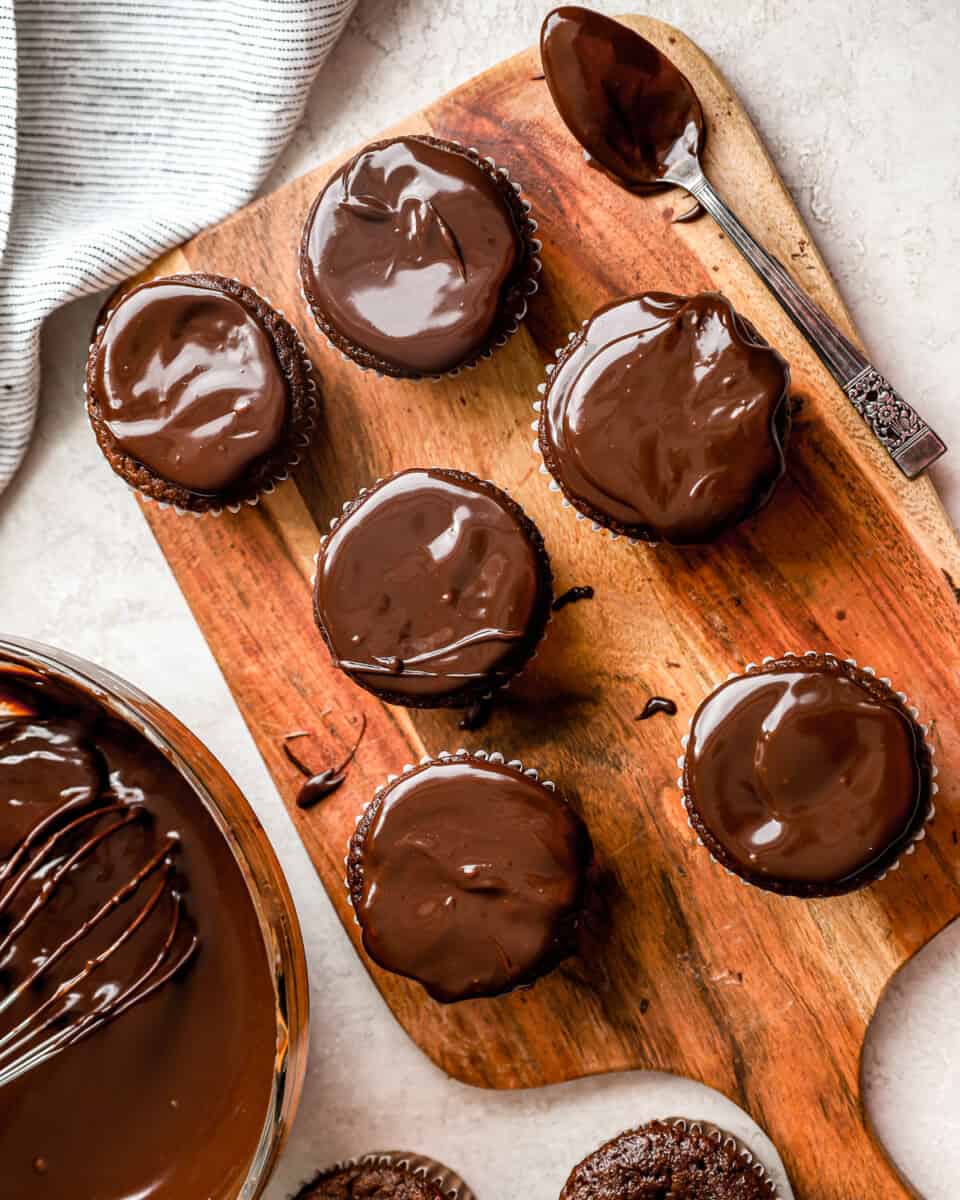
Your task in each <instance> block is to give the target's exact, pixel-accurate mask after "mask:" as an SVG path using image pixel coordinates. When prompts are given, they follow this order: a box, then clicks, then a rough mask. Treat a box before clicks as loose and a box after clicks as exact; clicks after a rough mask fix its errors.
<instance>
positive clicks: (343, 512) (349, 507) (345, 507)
mask: <svg viewBox="0 0 960 1200" xmlns="http://www.w3.org/2000/svg"><path fill="white" fill-rule="evenodd" d="M424 469H430V468H424ZM444 469H445V470H447V469H448V470H451V471H454V472H455V473H457V474H462V475H466V474H469V472H467V471H459V470H457V469H456V468H452V467H451V468H444ZM398 474H399V472H398ZM392 478H393V476H392V475H387V476H381V477H380V478H379V479H376V480H374V482H373V483H372V484H370V486H369V487H362V488H360V490H359V491H358V492H357V494H356V495H355V496H354V497H353V498H352V499H350V500H345V501H344V502H343V504H342V505H341V507H340V512H339V513H338V514H337V516H335V517H331V518H330V529H329V532H328V533H325V534H323V536H322V537H321V538H320V548H319V550H318V551H317V553H316V554H315V555H314V556H313V575H312V577H311V579H310V590H311V593H313V594H315V593H316V587H317V568H318V566H319V562H320V555H321V554H322V553H323V551H324V548H325V547H326V545H327V542H328V541H329V540H330V537H331V536H332V534H333V533H334V531H335V530H336V529H337V527H338V526H339V525H340V522H341V521H343V520H345V519H346V518H347V517H349V516H350V514H351V513H352V512H353V511H354V510H355V509H356V508H358V507H359V506H360V505H361V504H362V503H363V501H364V500H366V498H367V497H368V496H369V495H370V494H371V492H374V491H376V489H377V488H378V487H380V485H381V484H383V483H387V482H388V481H389V480H390V479H392ZM473 478H474V479H477V480H479V482H480V483H485V484H487V485H488V486H489V487H493V488H496V489H497V491H499V492H502V493H503V494H504V495H505V496H506V497H507V499H508V500H509V501H510V502H511V504H513V505H515V506H516V508H517V510H518V512H519V515H520V516H521V518H522V519H523V521H525V522H527V523H528V524H529V526H530V527H531V528H532V529H533V530H534V531H535V533H536V536H537V538H538V539H539V549H540V551H541V556H540V557H541V558H542V565H543V566H544V567H545V569H546V572H547V575H548V577H549V578H548V581H547V582H548V587H549V590H550V601H551V602H550V604H549V606H548V608H547V617H546V620H545V621H544V623H543V631H542V633H541V634H540V637H539V638H538V639H537V642H536V644H535V645H534V647H533V648H532V650H531V651H530V653H529V655H528V656H527V658H526V659H525V660H524V661H523V662H522V663H521V664H520V666H519V667H518V668H517V670H516V671H514V672H513V673H512V674H511V675H510V676H509V678H508V679H505V680H504V681H503V682H502V683H497V684H492V685H491V686H490V687H489V688H488V689H487V690H486V691H484V692H479V691H478V692H476V693H474V694H472V695H469V696H461V697H452V698H447V699H444V700H443V701H442V702H440V703H433V704H423V703H420V704H405V703H404V702H403V701H402V700H384V698H383V695H382V694H381V693H379V692H374V691H373V690H372V689H369V688H364V690H366V691H370V692H371V694H372V695H375V696H377V698H378V699H380V700H383V702H384V703H385V704H394V705H397V706H399V707H401V708H435V709H440V708H450V709H460V710H463V709H468V708H473V707H474V705H477V704H486V703H487V702H489V701H492V700H493V699H494V698H495V697H496V696H497V694H498V693H499V692H503V691H507V690H508V689H509V688H510V686H511V684H513V683H514V682H516V680H517V679H519V678H520V677H521V675H523V673H524V672H525V671H526V670H527V669H528V668H529V666H530V664H531V663H532V662H533V661H534V659H536V657H537V655H538V654H539V653H540V647H541V646H542V645H543V642H544V639H545V638H546V636H547V631H548V630H549V628H550V625H551V623H552V621H553V616H554V609H553V601H554V600H555V599H556V595H555V590H554V576H553V566H552V563H551V561H550V554H549V551H548V550H547V547H546V543H545V542H544V540H543V534H541V532H540V530H539V528H538V527H537V524H536V522H535V521H534V520H533V518H532V517H530V516H528V514H527V512H526V511H525V509H524V508H523V506H522V505H521V504H520V502H519V501H518V500H514V498H513V496H511V495H510V491H509V489H508V488H505V487H504V486H503V485H502V484H499V483H496V482H494V481H493V480H492V479H480V476H479V475H475V476H473ZM318 625H319V622H318ZM320 633H321V636H322V637H323V640H324V642H325V644H326V646H327V649H328V650H329V651H330V653H331V654H332V655H334V657H336V656H335V654H334V650H333V647H332V645H331V644H330V641H329V639H328V638H327V635H326V633H325V632H324V630H323V629H322V628H321V629H320ZM354 682H356V681H354ZM357 687H364V685H363V684H361V683H357Z"/></svg>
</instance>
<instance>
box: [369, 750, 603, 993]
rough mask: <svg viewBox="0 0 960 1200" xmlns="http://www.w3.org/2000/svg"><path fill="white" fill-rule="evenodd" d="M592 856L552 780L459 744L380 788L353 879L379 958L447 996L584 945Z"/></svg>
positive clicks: (497, 984) (527, 979) (528, 980)
mask: <svg viewBox="0 0 960 1200" xmlns="http://www.w3.org/2000/svg"><path fill="white" fill-rule="evenodd" d="M592 856H593V852H592V847H591V843H590V836H589V834H588V833H587V829H586V826H585V825H584V824H583V821H582V820H581V819H580V818H579V817H578V816H577V814H576V813H575V812H574V811H573V809H572V808H571V807H570V806H569V805H568V804H567V803H566V802H565V801H564V800H563V799H562V798H561V797H560V796H558V795H557V794H556V792H555V789H554V785H553V784H552V783H549V782H544V783H541V782H540V780H539V778H538V776H537V772H536V771H533V770H524V769H523V766H522V764H521V763H519V762H509V763H505V762H504V760H503V755H501V754H491V755H487V754H486V753H484V752H483V751H479V752H477V753H475V754H472V755H471V754H468V753H467V752H466V751H465V750H460V751H458V752H457V753H456V754H455V755H448V754H441V755H440V756H439V757H438V758H435V759H431V758H425V759H423V760H422V761H421V763H420V765H419V766H417V767H412V766H408V767H406V768H405V769H404V773H403V774H402V775H400V776H392V777H391V778H390V779H389V780H388V781H387V783H386V784H385V785H384V786H383V787H382V788H381V789H380V790H379V791H378V792H377V794H376V796H375V797H374V799H373V800H372V801H371V803H370V804H369V805H368V806H367V808H366V811H365V812H364V813H363V815H362V816H361V818H360V820H359V822H358V824H357V829H356V832H355V833H354V835H353V838H352V839H351V842H350V847H349V853H348V856H347V888H348V891H349V893H350V899H351V901H352V903H353V908H354V912H355V913H356V917H357V922H358V924H359V926H360V929H361V931H362V934H363V945H364V948H365V949H366V951H367V953H368V954H369V955H370V957H371V958H372V959H373V961H374V962H376V963H377V964H378V965H379V966H381V967H383V968H384V969H385V970H387V971H393V972H394V973H395V974H397V975H404V976H406V977H407V978H410V979H416V980H417V981H418V982H419V983H421V984H422V985H423V987H424V988H425V989H426V990H427V992H428V993H429V994H430V995H431V996H432V997H433V999H435V1000H439V1001H440V1002H441V1003H444V1004H450V1003H453V1002H454V1001H458V1000H468V999H472V998H475V997H479V996H500V995H503V994H504V993H506V992H510V991H513V990H514V989H515V988H518V987H523V986H526V985H529V984H532V983H534V982H535V981H536V980H537V979H539V978H540V977H541V976H543V975H545V974H547V973H548V972H549V971H551V970H553V968H554V967H555V966H557V965H558V964H559V963H560V962H562V961H563V959H565V958H567V957H569V956H570V955H571V954H573V953H574V951H575V949H576V935H577V929H578V926H579V923H580V920H581V917H582V915H583V910H584V906H585V903H586V899H587V883H588V872H589V868H590V864H591V861H592Z"/></svg>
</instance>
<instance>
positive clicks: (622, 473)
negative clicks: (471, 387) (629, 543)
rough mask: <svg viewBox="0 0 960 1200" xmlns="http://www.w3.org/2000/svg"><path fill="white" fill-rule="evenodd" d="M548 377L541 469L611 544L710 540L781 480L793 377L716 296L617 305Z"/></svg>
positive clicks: (653, 295) (597, 317)
mask: <svg viewBox="0 0 960 1200" xmlns="http://www.w3.org/2000/svg"><path fill="white" fill-rule="evenodd" d="M548 371H549V379H548V382H547V384H546V386H545V389H544V393H545V394H544V399H543V402H542V404H539V405H538V406H537V407H538V408H539V411H540V420H539V438H538V449H539V451H540V453H541V454H542V456H543V461H544V464H545V466H546V469H547V471H548V472H549V473H550V475H552V476H553V478H554V480H555V483H556V486H557V487H558V488H559V490H560V491H562V493H563V495H564V497H565V498H566V500H567V501H568V502H569V503H570V504H571V505H572V506H573V507H574V508H575V509H576V510H577V512H578V513H579V514H580V515H581V516H583V517H587V518H589V519H590V520H591V521H593V522H595V523H596V524H597V525H598V526H602V527H604V528H606V529H609V530H611V531H613V532H614V533H616V534H622V535H624V536H626V537H630V538H634V539H636V540H643V541H648V542H660V541H664V542H669V543H671V544H673V545H677V546H687V545H698V544H703V543H707V542H711V541H713V540H714V539H715V538H716V537H717V536H718V535H719V534H721V533H722V532H723V531H724V530H726V529H729V528H730V527H731V526H732V525H735V524H737V522H739V521H742V520H744V519H745V518H746V517H749V516H750V515H752V514H753V513H755V512H756V511H757V510H758V509H759V508H761V507H762V506H763V505H764V504H766V502H767V501H768V500H769V499H770V496H771V495H772V493H773V490H774V488H775V487H776V484H777V482H778V481H779V480H780V478H781V476H782V475H783V473H784V470H785V459H784V446H785V444H786V440H787V436H788V434H789V430H790V401H789V394H788V393H789V385H790V372H789V368H788V367H787V364H786V363H785V362H784V360H783V359H782V358H781V357H780V355H779V354H778V353H777V352H776V351H775V350H772V349H771V348H770V347H769V346H768V345H767V343H766V342H765V341H764V340H763V338H761V337H760V335H759V334H758V333H757V331H756V330H755V329H754V328H753V326H752V325H751V324H750V323H749V322H748V321H747V320H745V319H744V318H743V317H741V316H740V315H739V314H738V313H737V312H736V311H735V310H734V308H733V306H732V305H731V304H730V302H729V301H728V300H727V299H725V298H724V297H723V296H721V295H719V294H717V293H712V292H707V293H703V294H702V295H699V296H672V295H669V294H668V293H666V292H649V293H647V294H645V295H641V296H634V297H631V298H630V299H627V300H618V301H616V302H615V303H613V304H609V305H607V306H606V307H605V308H601V309H600V310H599V311H598V312H597V313H595V314H594V315H593V316H592V317H591V318H590V320H588V321H586V322H585V323H584V324H583V326H582V327H581V328H580V329H579V330H578V331H577V332H576V334H574V335H572V336H571V339H570V340H569V342H568V343H567V345H566V346H564V347H563V349H562V350H561V351H560V353H559V356H558V358H557V361H556V364H555V365H554V366H553V367H551V368H548Z"/></svg>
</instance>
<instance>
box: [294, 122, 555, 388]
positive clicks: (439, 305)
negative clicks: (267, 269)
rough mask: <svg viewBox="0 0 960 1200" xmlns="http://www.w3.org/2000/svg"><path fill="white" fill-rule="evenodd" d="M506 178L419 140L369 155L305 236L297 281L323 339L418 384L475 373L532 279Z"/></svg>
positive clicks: (377, 147)
mask: <svg viewBox="0 0 960 1200" xmlns="http://www.w3.org/2000/svg"><path fill="white" fill-rule="evenodd" d="M518 191H519V188H518V187H516V185H514V184H513V183H511V182H510V179H509V177H508V175H507V172H506V171H505V170H504V169H503V168H497V167H496V166H494V165H493V163H492V162H491V161H490V160H489V159H484V158H481V157H480V156H479V155H478V154H477V152H476V151H475V150H465V149H464V148H463V147H462V146H459V145H457V144H456V143H454V142H446V141H441V140H440V139H438V138H433V137H426V136H406V137H400V138H392V139H390V140H388V141H383V142H375V143H373V144H372V145H370V146H366V147H365V148H364V149H363V150H361V151H360V152H359V154H357V155H355V156H354V157H353V158H352V159H351V160H350V161H349V162H348V163H346V164H345V165H344V166H342V167H341V168H340V170H339V171H337V172H336V174H335V175H334V176H333V177H332V178H331V179H330V181H329V182H328V183H327V185H326V187H325V188H324V189H323V191H322V192H321V193H320V195H319V196H318V197H317V199H316V201H315V203H314V205H313V207H312V209H311V210H310V215H309V216H308V218H307V222H306V225H305V226H304V230H303V237H302V242H301V250H300V279H301V283H302V285H303V292H304V296H305V298H306V300H307V303H308V304H309V306H310V309H311V311H312V313H313V315H314V317H315V319H316V321H317V324H318V325H319V326H320V329H321V330H322V332H323V333H324V334H325V335H326V337H327V338H328V339H329V341H330V342H332V343H333V345H334V346H336V347H337V349H339V350H340V351H342V352H343V353H344V354H346V355H347V356H348V357H350V358H352V359H353V360H354V361H355V362H356V363H358V364H359V365H360V366H361V367H366V368H371V369H373V370H376V371H379V372H380V373H381V374H383V375H392V376H395V377H397V378H405V379H418V378H420V377H421V376H424V375H428V376H438V375H442V374H445V373H446V372H448V371H453V370H456V369H458V368H460V367H465V366H472V365H474V364H475V363H476V362H477V360H478V359H479V358H480V357H481V356H483V355H485V354H488V353H489V352H490V351H492V350H493V348H494V347H495V346H497V345H499V344H502V343H503V341H504V340H505V339H506V338H507V337H508V336H509V335H510V334H511V333H513V332H514V331H515V330H516V327H517V323H518V322H519V321H520V320H521V319H522V317H523V315H524V313H525V312H526V308H527V297H528V296H529V295H530V294H531V293H532V292H533V291H535V290H536V284H535V275H536V273H537V272H538V271H539V269H540V264H539V260H538V259H537V257H536V254H537V251H538V250H539V248H540V247H539V243H538V242H536V241H535V240H534V238H533V233H534V231H535V229H536V225H535V224H534V223H533V222H532V221H531V220H530V218H529V217H528V215H527V213H528V210H529V205H527V204H526V203H525V202H524V201H522V200H521V199H520V197H519V195H518Z"/></svg>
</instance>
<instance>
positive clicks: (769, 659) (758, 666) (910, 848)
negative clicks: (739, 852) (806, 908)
mask: <svg viewBox="0 0 960 1200" xmlns="http://www.w3.org/2000/svg"><path fill="white" fill-rule="evenodd" d="M785 658H797V659H804V658H826V659H833V660H835V661H836V662H843V663H846V664H847V665H848V666H851V667H854V668H855V669H856V670H858V671H861V672H862V673H863V674H864V675H869V676H872V677H873V678H875V679H876V680H877V681H878V682H879V683H881V684H883V685H884V686H885V687H887V688H889V689H890V691H891V692H893V694H894V695H895V696H896V697H897V699H898V700H899V701H900V702H901V704H903V706H904V707H905V708H906V710H907V712H908V713H909V715H910V716H911V717H912V718H913V720H914V721H915V722H916V724H917V728H918V729H919V730H920V731H921V733H922V734H923V738H924V745H925V746H926V748H927V753H928V754H929V755H930V808H929V812H928V813H927V816H926V817H925V818H924V822H923V824H922V825H921V827H920V828H919V829H918V830H917V832H916V833H915V834H914V835H913V838H912V839H911V841H910V843H909V845H907V846H905V847H904V849H903V851H902V853H901V854H900V857H899V858H897V859H896V861H895V862H893V863H892V864H891V865H890V866H889V867H887V869H886V870H885V871H884V872H883V873H882V874H880V875H877V876H876V878H874V879H870V880H868V881H866V882H864V883H863V884H861V885H860V886H859V887H857V888H855V889H854V891H861V890H862V889H863V888H868V887H873V886H874V885H875V884H877V883H880V882H881V881H882V880H884V879H886V877H887V876H888V875H889V874H890V873H891V872H892V871H898V870H899V869H900V864H901V862H902V860H903V859H904V858H905V857H906V856H907V855H910V854H913V853H914V852H915V851H916V849H917V845H918V843H920V842H922V841H923V839H924V838H925V837H926V836H927V826H928V825H929V824H930V822H931V821H932V820H933V818H934V817H935V816H936V811H937V810H936V804H935V803H934V797H935V796H936V794H937V792H938V791H939V790H940V789H939V785H938V784H937V781H936V779H937V775H938V774H939V768H938V767H937V764H936V762H935V760H934V754H935V750H934V746H933V743H932V742H931V741H930V740H929V737H928V734H929V732H930V726H929V724H926V725H925V724H923V723H922V722H921V720H920V712H919V710H918V709H917V708H916V706H915V705H913V704H912V703H911V702H910V700H909V699H908V697H907V694H906V692H900V691H897V689H896V688H895V687H894V686H893V684H892V683H891V681H890V680H889V679H888V678H887V677H886V676H881V675H877V672H876V670H875V669H874V668H873V667H861V666H860V665H859V664H858V663H857V660H856V659H855V658H839V657H838V656H837V655H836V654H831V653H830V652H829V651H827V650H804V651H803V652H802V653H801V652H799V651H796V650H785V651H784V652H783V653H782V654H778V655H776V656H774V655H772V654H768V655H766V656H765V657H764V658H762V659H761V660H760V662H759V663H747V665H746V666H745V667H744V669H743V670H742V671H731V672H730V673H729V674H728V675H727V677H726V678H725V679H724V680H722V682H721V683H718V684H716V685H715V686H714V687H713V688H711V689H710V691H709V692H706V693H705V696H710V695H712V694H713V692H715V691H716V690H717V688H719V687H721V686H722V685H723V683H728V682H729V681H730V680H731V679H739V678H741V676H743V675H756V674H758V673H759V672H760V671H762V670H763V669H764V667H766V666H769V664H770V663H774V662H780V661H781V660H782V659H785ZM698 707H699V706H698ZM695 716H696V710H694V712H693V713H692V714H691V716H690V720H689V721H688V722H687V732H686V733H685V734H684V736H683V737H682V738H681V739H680V744H681V746H682V747H683V749H684V750H686V748H687V744H688V742H689V741H690V731H691V729H692V728H693V719H694V717H695ZM685 764H686V755H684V754H681V755H680V757H679V758H678V759H677V767H678V769H679V771H680V774H679V775H678V777H677V787H678V788H679V790H680V803H681V805H682V806H683V812H684V815H685V816H686V818H687V824H688V825H689V826H690V828H691V829H692V830H693V833H694V835H695V837H696V839H697V842H698V844H699V845H700V846H702V847H703V848H704V850H706V852H707V853H708V854H709V855H710V858H711V860H712V861H713V862H714V863H715V864H716V865H717V866H718V867H719V868H720V869H721V870H722V871H724V872H725V873H726V874H727V875H731V876H732V877H733V878H734V879H736V880H738V881H739V882H740V883H742V884H743V885H744V887H754V888H756V887H759V885H758V884H756V883H751V882H750V881H749V880H747V879H744V878H742V877H741V876H740V875H738V874H737V872H736V871H731V870H730V868H729V867H728V866H725V865H724V863H722V862H720V861H719V859H717V858H716V857H715V855H714V853H713V851H712V850H711V849H710V847H709V846H708V845H707V844H706V842H704V840H703V838H701V836H700V834H699V833H698V832H697V830H696V827H695V826H694V824H693V820H692V818H691V816H690V810H689V808H688V807H687V800H686V789H685V787H684V783H683V777H684V773H685V771H684V768H685ZM759 890H761V891H765V892H767V893H768V894H769V895H775V896H779V897H780V898H781V899H783V900H806V899H808V898H807V897H803V896H791V895H788V894H785V893H783V892H774V891H773V890H772V889H769V888H760V889H759ZM840 894H841V895H848V894H851V893H840ZM832 898H833V897H830V896H826V897H809V899H832Z"/></svg>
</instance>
